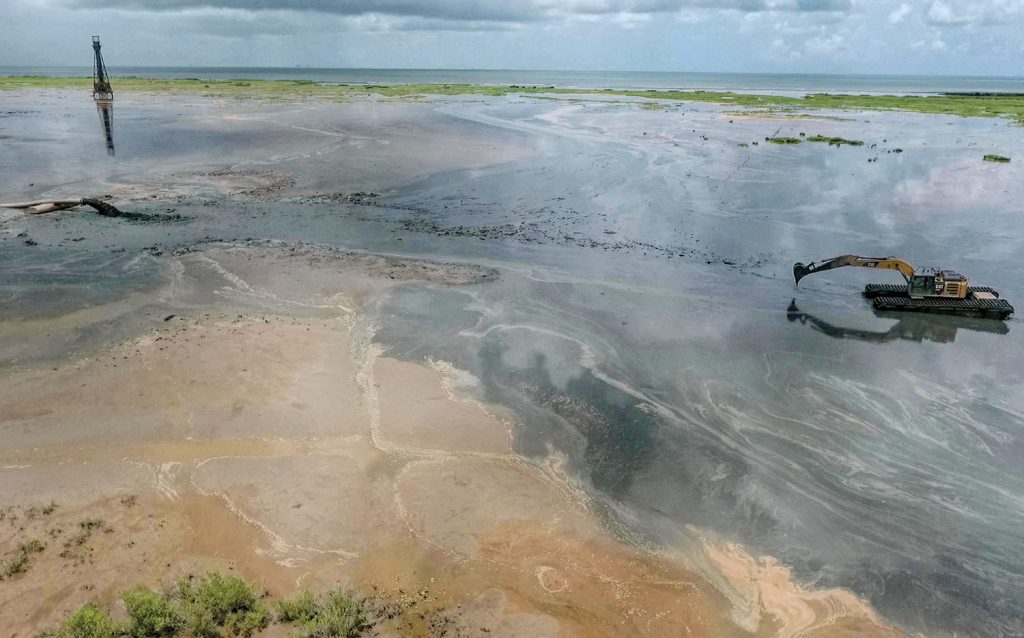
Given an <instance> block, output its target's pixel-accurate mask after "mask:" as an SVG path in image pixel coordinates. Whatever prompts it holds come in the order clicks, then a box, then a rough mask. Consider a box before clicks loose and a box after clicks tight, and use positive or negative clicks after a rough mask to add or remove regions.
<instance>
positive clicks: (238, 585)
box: [178, 571, 270, 638]
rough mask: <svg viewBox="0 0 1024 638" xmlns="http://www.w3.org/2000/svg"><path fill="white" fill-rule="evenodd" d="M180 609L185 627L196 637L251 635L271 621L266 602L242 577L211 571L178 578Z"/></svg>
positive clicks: (216, 637) (214, 637) (211, 637)
mask: <svg viewBox="0 0 1024 638" xmlns="http://www.w3.org/2000/svg"><path fill="white" fill-rule="evenodd" d="M178 596H179V597H180V602H179V609H180V613H181V615H182V618H183V619H184V623H185V626H186V627H187V628H188V630H189V631H190V632H191V633H192V634H193V635H194V636H196V638H218V636H221V635H222V630H223V632H226V633H227V635H230V636H251V635H252V634H253V633H255V632H256V631H259V630H260V629H263V628H264V627H266V626H267V625H268V624H269V623H270V612H269V611H268V610H267V606H266V604H264V602H263V601H262V600H260V598H259V597H258V596H257V595H256V591H255V590H254V589H253V586H252V585H250V584H249V583H247V582H246V581H245V580H243V579H241V578H239V577H238V576H224V575H223V574H221V573H220V572H215V571H211V572H207V573H206V575H205V576H202V577H199V578H195V577H192V576H188V577H186V578H183V579H181V580H180V581H178Z"/></svg>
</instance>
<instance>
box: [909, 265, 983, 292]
mask: <svg viewBox="0 0 1024 638" xmlns="http://www.w3.org/2000/svg"><path fill="white" fill-rule="evenodd" d="M908 283H909V290H908V292H909V293H910V298H911V299H923V298H925V297H945V298H947V299H964V298H966V297H967V293H968V290H967V283H968V281H967V277H965V276H963V275H961V274H960V273H958V272H955V271H952V270H941V269H939V268H922V269H921V270H918V271H917V272H915V273H914V274H913V275H911V276H910V281H909V282H908Z"/></svg>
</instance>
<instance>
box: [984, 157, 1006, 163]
mask: <svg viewBox="0 0 1024 638" xmlns="http://www.w3.org/2000/svg"><path fill="white" fill-rule="evenodd" d="M984 160H985V161H986V162H1000V163H1003V164H1005V163H1006V162H1009V161H1010V158H1009V157H1005V156H1003V155H986V156H985V157H984Z"/></svg>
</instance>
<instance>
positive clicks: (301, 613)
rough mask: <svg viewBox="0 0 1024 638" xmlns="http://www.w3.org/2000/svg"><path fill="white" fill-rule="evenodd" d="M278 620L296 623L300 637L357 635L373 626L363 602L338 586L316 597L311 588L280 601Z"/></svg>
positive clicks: (352, 636) (353, 637)
mask: <svg viewBox="0 0 1024 638" xmlns="http://www.w3.org/2000/svg"><path fill="white" fill-rule="evenodd" d="M277 610H278V620H279V621H281V622H283V623H294V624H295V625H296V626H297V627H298V633H297V634H296V636H299V637H300V638H320V637H321V636H325V637H326V636H331V637H337V638H356V637H357V636H360V635H362V633H363V632H364V631H366V630H367V629H369V628H370V627H372V626H373V622H372V621H371V620H370V614H369V613H368V612H367V610H366V608H365V606H364V605H363V603H362V601H360V600H359V599H358V598H356V597H355V596H352V595H350V594H348V593H347V592H345V591H343V590H340V589H335V590H332V591H329V592H327V593H326V594H324V595H322V596H321V597H320V598H317V597H316V596H314V595H313V594H311V593H310V592H308V591H304V592H301V593H299V594H296V595H295V596H294V597H293V598H289V599H285V600H282V601H280V602H279V603H278V604H277Z"/></svg>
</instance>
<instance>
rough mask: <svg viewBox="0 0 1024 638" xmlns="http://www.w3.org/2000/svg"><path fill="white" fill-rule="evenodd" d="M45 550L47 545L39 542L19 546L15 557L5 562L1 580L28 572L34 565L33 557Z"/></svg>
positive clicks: (1, 570)
mask: <svg viewBox="0 0 1024 638" xmlns="http://www.w3.org/2000/svg"><path fill="white" fill-rule="evenodd" d="M44 549H46V545H44V544H43V542H42V541H39V540H31V541H29V542H27V543H21V544H20V545H18V548H17V549H16V550H14V556H12V557H10V558H8V559H7V560H6V561H5V562H4V565H3V568H2V569H0V580H4V579H5V578H11V577H13V576H17V575H18V574H24V573H25V572H27V571H28V568H29V566H30V565H31V564H32V555H33V554H38V553H40V552H42V551H43V550H44Z"/></svg>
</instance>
